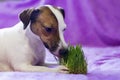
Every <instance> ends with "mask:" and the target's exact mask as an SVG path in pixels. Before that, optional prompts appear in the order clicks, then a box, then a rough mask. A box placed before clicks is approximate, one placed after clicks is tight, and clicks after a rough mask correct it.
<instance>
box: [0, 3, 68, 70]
mask: <svg viewBox="0 0 120 80" xmlns="http://www.w3.org/2000/svg"><path fill="white" fill-rule="evenodd" d="M64 17H65V13H64V10H63V9H62V8H60V7H54V6H52V5H43V6H40V7H39V8H32V9H26V10H24V11H23V12H22V13H20V15H19V18H20V22H19V23H18V24H16V25H15V26H13V27H9V28H4V29H0V71H24V72H66V70H67V68H66V67H64V66H61V65H60V66H58V67H55V68H49V67H47V66H44V65H45V62H44V61H45V49H46V48H47V49H48V50H49V51H50V52H51V53H52V54H53V55H55V56H57V57H58V58H59V57H60V54H64V53H65V52H66V51H67V48H68V45H67V43H66V42H65V40H64V36H63V33H64V30H65V29H66V24H65V22H64Z"/></svg>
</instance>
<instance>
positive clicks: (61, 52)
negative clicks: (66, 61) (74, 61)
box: [59, 49, 68, 56]
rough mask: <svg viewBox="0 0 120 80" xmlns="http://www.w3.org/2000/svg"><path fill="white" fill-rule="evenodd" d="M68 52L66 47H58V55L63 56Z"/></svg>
mask: <svg viewBox="0 0 120 80" xmlns="http://www.w3.org/2000/svg"><path fill="white" fill-rule="evenodd" d="M67 53H68V49H60V50H59V55H60V56H64V55H65V54H67Z"/></svg>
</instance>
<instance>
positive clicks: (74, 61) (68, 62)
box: [60, 45, 87, 74]
mask: <svg viewBox="0 0 120 80" xmlns="http://www.w3.org/2000/svg"><path fill="white" fill-rule="evenodd" d="M60 64H62V65H65V66H66V67H67V68H68V69H69V73H72V74H87V62H86V58H85V56H84V52H83V50H82V48H81V46H79V45H77V46H75V47H74V46H70V47H69V49H68V53H66V54H61V58H60Z"/></svg>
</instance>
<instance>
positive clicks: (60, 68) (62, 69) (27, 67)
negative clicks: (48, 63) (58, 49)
mask: <svg viewBox="0 0 120 80" xmlns="http://www.w3.org/2000/svg"><path fill="white" fill-rule="evenodd" d="M14 70H15V71H21V72H59V73H68V71H67V68H66V67H65V66H57V67H56V68H49V67H45V66H33V65H26V64H25V65H20V66H16V67H15V68H14Z"/></svg>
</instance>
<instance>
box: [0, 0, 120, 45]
mask: <svg viewBox="0 0 120 80" xmlns="http://www.w3.org/2000/svg"><path fill="white" fill-rule="evenodd" d="M43 4H52V5H57V6H61V7H63V8H64V9H65V12H66V18H65V21H66V23H67V26H68V28H67V30H66V32H65V38H66V41H67V42H70V43H71V44H82V45H83V46H119V45H120V37H119V35H120V27H119V25H120V15H119V14H120V10H119V7H120V1H119V0H105V1H102V0H77V1H76V0H6V1H1V2H0V6H1V7H0V28H4V27H11V26H13V25H15V24H16V23H17V22H18V21H19V18H18V15H19V13H20V12H21V11H23V10H24V9H26V8H30V7H37V6H39V5H43Z"/></svg>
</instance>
